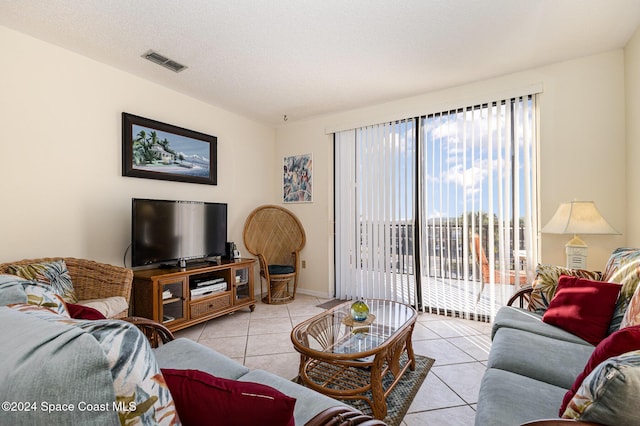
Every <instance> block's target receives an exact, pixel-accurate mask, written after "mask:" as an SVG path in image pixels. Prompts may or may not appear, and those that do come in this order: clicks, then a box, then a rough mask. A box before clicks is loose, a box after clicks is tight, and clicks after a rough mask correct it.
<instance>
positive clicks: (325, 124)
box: [276, 50, 640, 294]
mask: <svg viewBox="0 0 640 426" xmlns="http://www.w3.org/2000/svg"><path fill="white" fill-rule="evenodd" d="M538 83H542V85H543V90H544V93H543V94H542V95H541V106H540V111H541V112H540V144H541V146H540V163H541V170H540V196H541V200H540V209H541V220H542V224H544V223H546V221H548V220H549V219H550V218H551V216H552V215H553V213H554V212H555V210H556V208H557V206H558V204H559V203H561V202H565V201H571V200H573V199H579V200H594V201H595V202H596V204H597V205H598V207H599V208H600V211H601V212H602V214H603V215H604V217H605V218H606V219H607V220H608V221H609V223H611V225H612V226H613V227H614V228H616V229H617V230H619V231H620V232H622V233H623V235H622V236H583V239H584V240H585V242H586V243H587V244H588V245H589V258H588V265H587V267H589V268H591V269H602V268H603V267H604V264H605V262H606V260H607V258H608V257H609V254H610V253H611V251H612V250H613V249H614V248H615V247H618V246H621V245H624V244H625V240H626V239H627V233H626V223H625V221H626V210H625V206H626V201H625V200H626V191H627V189H626V185H625V166H624V164H625V118H624V117H625V96H624V54H623V51H622V50H617V51H613V52H608V53H604V54H600V55H595V56H590V57H586V58H582V59H578V60H573V61H568V62H563V63H558V64H553V65H549V66H545V67H541V68H536V69H532V70H529V71H527V72H521V73H517V74H511V75H507V76H504V77H501V78H496V79H492V80H487V81H482V82H477V83H474V84H470V85H467V86H462V87H456V88H451V89H448V90H443V91H440V92H435V93H428V94H424V95H420V96H416V97H412V98H407V99H403V100H399V101H397V102H391V103H387V104H381V105H373V106H370V107H368V108H363V109H358V110H354V111H348V112H344V113H341V114H333V115H327V116H323V117H317V118H314V119H311V120H307V121H304V122H298V123H295V122H293V123H290V124H289V123H287V124H284V125H282V126H281V127H280V128H278V133H277V153H278V157H282V156H285V155H293V154H299V153H304V152H313V154H314V182H315V186H314V191H315V193H314V203H312V204H305V205H293V206H292V205H287V207H289V208H291V209H292V210H293V211H294V212H295V213H296V214H297V215H298V216H299V217H300V218H301V220H302V222H303V223H304V224H305V226H306V229H307V233H309V234H310V236H309V237H310V238H309V242H308V244H307V247H306V248H305V250H304V251H303V253H302V257H303V259H307V270H305V271H302V277H301V284H300V285H301V287H302V288H303V289H305V290H306V291H309V292H312V293H314V294H328V293H330V292H331V291H332V265H333V258H332V240H331V237H330V235H329V232H328V229H330V224H331V220H332V197H333V195H332V190H331V188H329V190H327V189H324V188H322V186H323V185H324V183H325V182H327V183H329V182H331V173H332V172H331V170H332V161H333V157H332V151H331V137H330V136H328V135H327V134H326V132H325V129H329V130H335V129H341V128H349V127H354V126H360V125H365V124H373V123H377V122H381V121H384V120H393V119H399V118H405V117H411V116H414V115H416V114H424V113H429V112H436V111H441V110H443V108H448V107H452V106H464V105H467V104H469V103H472V102H477V101H487V100H494V99H495V98H496V97H499V96H502V95H503V94H508V93H513V92H514V91H517V90H518V88H526V87H529V86H531V85H535V84H538ZM277 179H281V177H280V176H277V177H276V180H277ZM638 232H639V231H637V230H636V238H640V236H638V235H637V234H638ZM569 239H570V238H569V236H556V235H543V236H542V261H543V262H547V263H553V264H560V265H562V264H564V263H565V259H564V244H565V243H566V242H567V241H568V240H569Z"/></svg>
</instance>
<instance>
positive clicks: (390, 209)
mask: <svg viewBox="0 0 640 426" xmlns="http://www.w3.org/2000/svg"><path fill="white" fill-rule="evenodd" d="M415 175H416V121H415V120H414V119H409V120H402V121H397V122H393V123H385V124H380V125H375V126H369V127H363V128H360V129H356V130H351V131H345V132H340V133H337V134H336V135H335V182H336V185H335V194H336V195H335V196H336V212H335V219H336V224H335V232H336V244H335V264H336V296H337V297H339V298H345V299H352V298H357V297H367V298H384V299H391V300H396V301H401V302H404V303H408V304H411V305H415V303H416V291H415V278H414V275H413V269H414V259H413V251H414V247H413V239H414V238H413V232H414V231H413V229H414V222H415V215H414V210H415V205H416V203H415V198H416V180H415Z"/></svg>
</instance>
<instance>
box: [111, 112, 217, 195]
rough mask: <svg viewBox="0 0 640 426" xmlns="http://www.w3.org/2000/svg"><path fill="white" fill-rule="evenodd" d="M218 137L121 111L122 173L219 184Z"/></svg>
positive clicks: (148, 177)
mask: <svg viewBox="0 0 640 426" xmlns="http://www.w3.org/2000/svg"><path fill="white" fill-rule="evenodd" d="M217 143H218V138H216V137H215V136H211V135H206V134H204V133H200V132H196V131H193V130H188V129H184V128H182V127H177V126H172V125H170V124H167V123H161V122H159V121H155V120H151V119H149V118H144V117H139V116H137V115H133V114H129V113H126V112H123V113H122V176H132V177H139V178H147V179H162V180H172V181H178V182H190V183H202V184H206V185H216V184H217V181H218V178H217Z"/></svg>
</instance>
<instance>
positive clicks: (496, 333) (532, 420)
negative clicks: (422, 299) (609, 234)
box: [475, 248, 640, 426]
mask: <svg viewBox="0 0 640 426" xmlns="http://www.w3.org/2000/svg"><path fill="white" fill-rule="evenodd" d="M638 281H640V249H631V248H619V249H617V250H615V251H614V252H613V253H612V255H611V257H610V259H609V261H608V262H607V265H606V267H605V269H604V271H603V272H598V271H586V270H575V269H567V268H563V267H559V266H553V265H538V267H537V274H536V279H535V280H534V281H533V283H532V285H531V286H529V287H525V288H523V289H522V290H520V291H519V292H518V293H517V294H516V296H514V297H513V298H512V299H511V300H510V301H509V306H505V307H502V308H500V310H499V311H498V312H497V314H496V316H495V318H494V322H493V325H492V335H491V337H492V346H491V351H490V353H489V358H488V361H487V369H486V371H485V373H484V375H483V378H482V381H481V385H480V390H479V395H478V405H477V414H476V420H475V424H476V426H488V425H491V426H499V425H509V426H512V425H520V424H527V425H562V424H588V425H636V424H640V412H639V411H638V410H637V409H636V408H637V406H638V400H640V325H639V324H640V287H639V286H638Z"/></svg>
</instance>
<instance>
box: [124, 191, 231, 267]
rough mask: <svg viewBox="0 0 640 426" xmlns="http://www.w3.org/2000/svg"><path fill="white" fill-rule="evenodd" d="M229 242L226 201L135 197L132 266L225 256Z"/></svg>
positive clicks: (132, 212)
mask: <svg viewBox="0 0 640 426" xmlns="http://www.w3.org/2000/svg"><path fill="white" fill-rule="evenodd" d="M226 241H227V204H225V203H208V202H200V201H172V200H150V199H141V198H133V199H132V206H131V266H132V267H136V266H144V265H155V264H167V266H176V265H180V266H184V265H185V263H186V261H189V260H196V259H197V260H205V259H206V258H209V257H214V256H223V255H224V254H225V249H226V247H225V244H226Z"/></svg>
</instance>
